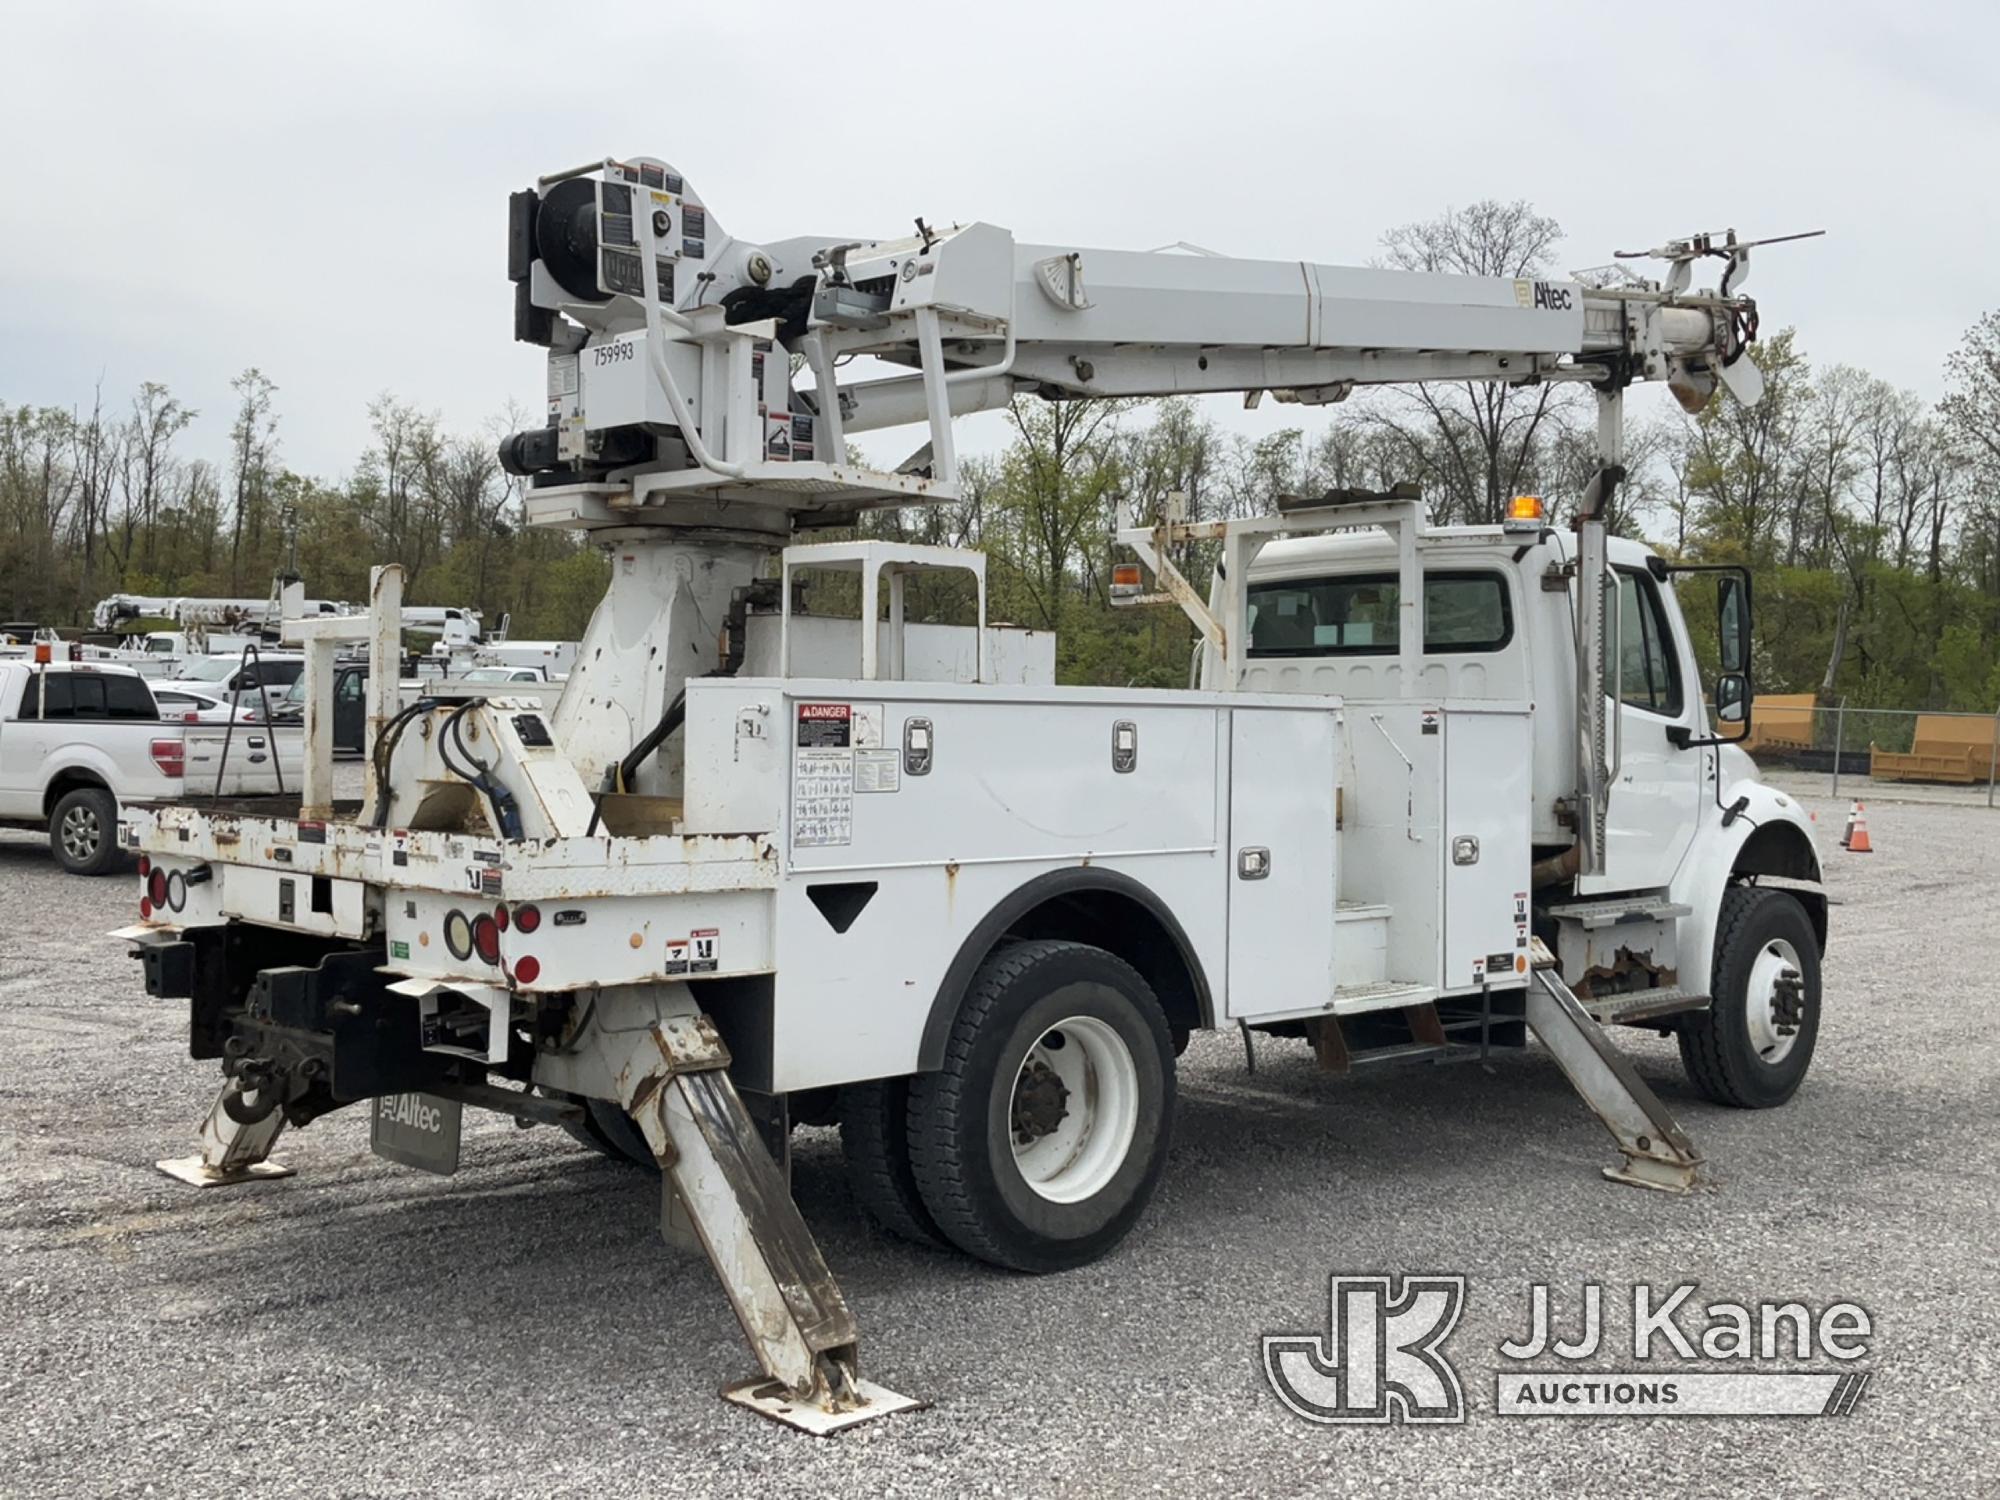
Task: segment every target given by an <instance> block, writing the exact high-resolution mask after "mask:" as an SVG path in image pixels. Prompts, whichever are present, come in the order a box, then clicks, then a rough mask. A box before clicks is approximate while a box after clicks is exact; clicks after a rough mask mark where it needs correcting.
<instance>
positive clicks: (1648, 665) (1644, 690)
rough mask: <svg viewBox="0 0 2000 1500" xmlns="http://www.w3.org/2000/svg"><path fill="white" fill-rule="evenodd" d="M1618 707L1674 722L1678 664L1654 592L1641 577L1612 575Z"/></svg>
mask: <svg viewBox="0 0 2000 1500" xmlns="http://www.w3.org/2000/svg"><path fill="white" fill-rule="evenodd" d="M1618 616H1619V621H1620V631H1621V633H1620V642H1621V648H1620V649H1621V655H1620V658H1619V665H1620V671H1621V676H1622V681H1621V683H1620V685H1619V693H1620V700H1619V701H1621V702H1623V703H1625V704H1627V705H1628V706H1630V707H1632V708H1642V709H1644V710H1645V711H1646V712H1647V713H1654V714H1661V715H1664V716H1665V717H1667V718H1670V719H1674V718H1679V717H1680V712H1681V664H1680V658H1679V657H1678V656H1677V655H1676V654H1675V651H1674V638H1673V636H1672V634H1671V633H1670V632H1669V631H1668V629H1667V615H1666V610H1665V608H1664V606H1662V605H1661V603H1660V591H1659V589H1658V588H1657V587H1656V586H1655V585H1654V583H1653V580H1652V579H1651V578H1649V577H1647V576H1646V575H1645V574H1644V573H1640V572H1636V571H1633V570H1631V569H1627V568H1620V569H1619V570H1618Z"/></svg>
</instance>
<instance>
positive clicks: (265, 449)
mask: <svg viewBox="0 0 2000 1500" xmlns="http://www.w3.org/2000/svg"><path fill="white" fill-rule="evenodd" d="M229 388H230V389H231V390H232V391H234V392H236V420H235V422H234V423H232V424H231V426H230V429H229V458H230V471H231V473H232V475H233V476H234V480H235V496H234V500H233V504H232V508H231V520H230V531H229V589H230V592H231V593H240V592H242V588H243V578H242V566H243V541H244V532H245V530H246V529H247V530H248V532H249V537H250V546H251V550H252V551H253V552H254V551H255V550H256V549H257V545H258V543H259V542H260V541H262V539H263V525H264V509H265V503H266V500H267V496H268V491H269V487H270V481H271V465H272V461H273V460H274V459H275V458H276V456H277V449H278V418H277V415H276V414H275V413H274V412H273V411H272V409H271V398H272V397H273V396H275V395H276V394H277V391H278V388H277V387H276V386H275V385H273V384H272V383H271V382H270V381H269V380H268V379H266V378H265V376H264V372H263V371H262V370H259V369H258V368H256V366H254V365H253V366H251V367H250V368H249V369H247V370H245V371H244V372H243V373H242V374H241V375H238V376H237V377H236V378H235V379H234V380H232V381H230V382H229Z"/></svg>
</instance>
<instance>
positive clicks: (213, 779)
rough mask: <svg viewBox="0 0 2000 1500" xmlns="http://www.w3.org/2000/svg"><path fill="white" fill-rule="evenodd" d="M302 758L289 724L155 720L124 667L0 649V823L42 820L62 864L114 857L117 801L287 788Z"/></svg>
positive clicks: (102, 862) (149, 696)
mask: <svg viewBox="0 0 2000 1500" xmlns="http://www.w3.org/2000/svg"><path fill="white" fill-rule="evenodd" d="M274 757H275V759H274ZM302 763H303V747H302V745H301V743H300V738H299V734H298V732H297V731H296V730H293V731H290V732H280V733H278V734H276V735H275V736H274V734H273V731H272V730H271V729H270V728H269V727H267V726H265V725H262V724H257V725H245V724H236V725H219V724H218V725H207V724H187V723H184V722H182V721H181V720H180V719H178V718H176V719H172V720H168V721H163V720H162V718H161V715H160V710H159V706H158V704H157V703H155V702H154V699H153V690H152V686H151V685H150V684H149V683H148V682H147V681H146V679H145V678H144V677H142V676H140V675H139V673H137V672H136V671H133V670H132V669H131V668H129V667H111V666H99V665H93V664H91V663H88V662H51V663H45V664H38V663H34V662H24V661H0V827H7V828H37V829H39V828H46V829H47V830H48V832H49V844H50V847H51V848H52V849H53V850H54V853H55V857H56V863H57V864H59V865H61V866H62V867H63V868H64V869H65V870H68V871H69V872H70V873H71V874H74V875H104V874H108V873H109V872H110V871H112V870H113V869H115V868H117V867H118V865H119V863H120V854H119V844H118V815H119V809H120V808H121V807H122V806H124V805H125V804H127V803H130V802H137V801H174V800H179V799H180V798H181V797H183V796H184V795H186V796H199V795H203V794H207V793H213V794H215V795H218V796H224V797H243V796H255V795H259V794H263V793H279V792H283V791H291V792H294V793H296V791H297V790H298V786H299V778H300V775H301V774H302ZM218 772H219V773H220V774H219V775H218Z"/></svg>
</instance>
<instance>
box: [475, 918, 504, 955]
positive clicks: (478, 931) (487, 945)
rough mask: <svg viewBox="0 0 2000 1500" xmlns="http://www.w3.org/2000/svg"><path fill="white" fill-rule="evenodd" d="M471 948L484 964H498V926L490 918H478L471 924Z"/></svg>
mask: <svg viewBox="0 0 2000 1500" xmlns="http://www.w3.org/2000/svg"><path fill="white" fill-rule="evenodd" d="M472 946H473V948H474V949H475V950H477V952H478V954H479V956H480V958H481V959H483V960H484V961H485V962H487V963H489V964H497V963H499V962H500V924H499V923H498V922H495V921H494V920H493V919H492V918H491V917H481V918H479V919H478V920H477V921H476V922H474V923H473V924H472Z"/></svg>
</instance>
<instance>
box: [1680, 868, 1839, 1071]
mask: <svg viewBox="0 0 2000 1500" xmlns="http://www.w3.org/2000/svg"><path fill="white" fill-rule="evenodd" d="M1777 943H1784V944H1787V945H1789V946H1790V948H1791V950H1792V952H1793V954H1795V955H1796V956H1797V959H1798V965H1797V967H1798V970H1799V981H1800V995H1801V999H1802V1001H1803V1014H1802V1015H1801V1016H1800V1018H1799V1023H1798V1030H1797V1033H1796V1034H1795V1035H1794V1036H1793V1037H1792V1038H1791V1046H1790V1048H1789V1050H1787V1051H1786V1052H1785V1053H1784V1055H1783V1056H1782V1057H1781V1058H1779V1059H1778V1060H1777V1061H1775V1062H1773V1061H1770V1060H1769V1059H1767V1058H1766V1057H1765V1056H1764V1055H1763V1054H1762V1053H1761V1052H1760V1051H1759V1049H1758V1047H1757V1045H1756V1044H1755V1041H1754V1039H1753V1038H1752V1035H1751V1027H1750V1021H1749V1016H1748V995H1749V985H1750V977H1751V971H1752V970H1753V968H1754V967H1755V966H1756V963H1757V960H1758V957H1759V956H1760V955H1762V954H1763V953H1765V951H1766V950H1767V949H1771V948H1772V946H1773V945H1774V944H1777ZM1774 956H1775V955H1774ZM1709 993H1710V994H1711V995H1712V996H1713V997H1714V998H1713V999H1712V1000H1711V1001H1710V1003H1709V1008H1708V1009H1707V1010H1706V1011H1703V1012H1701V1013H1700V1014H1697V1015H1691V1016H1685V1017H1683V1018H1682V1020H1681V1024H1680V1046H1681V1064H1682V1066H1683V1067H1685V1068H1686V1069H1687V1075H1688V1077H1689V1079H1690V1080H1692V1081H1693V1083H1694V1085H1695V1087H1696V1088H1698V1089H1700V1090H1701V1091H1702V1093H1704V1094H1706V1095H1707V1096H1708V1097H1709V1098H1711V1099H1713V1100H1714V1101H1715V1102H1716V1103H1717V1104H1727V1105H1732V1106H1734V1107H1736V1108H1738V1109H1771V1108H1773V1107H1775V1106H1777V1105H1780V1104H1783V1103H1784V1102H1785V1101H1786V1100H1788V1099H1790V1098H1791V1097H1792V1095H1793V1094H1795V1093H1797V1092H1798V1088H1799V1084H1800V1083H1801V1082H1802V1081H1804V1079H1805V1076H1806V1069H1807V1068H1809V1067H1811V1066H1812V1055H1813V1048H1814V1046H1815V1045H1816V1044H1817V1042H1818V1041H1819V1012H1820V972H1819V939H1818V937H1817V936H1816V935H1815V934H1814V932H1813V925H1812V918H1811V917H1809V916H1808V915H1807V914H1806V909H1805V907H1804V906H1802V905H1801V904H1800V903H1799V900H1798V898H1797V897H1795V896H1793V895H1792V894H1791V893H1790V892H1788V891H1777V890H1760V889H1758V888H1757V887H1756V886H1748V885H1738V886H1731V887H1730V888H1729V889H1728V890H1726V891H1724V892H1723V895H1722V911H1721V914H1720V916H1719V917H1718V919H1717V921H1716V924H1715V964H1714V968H1713V970H1712V971H1711V973H1710V975H1709Z"/></svg>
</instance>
